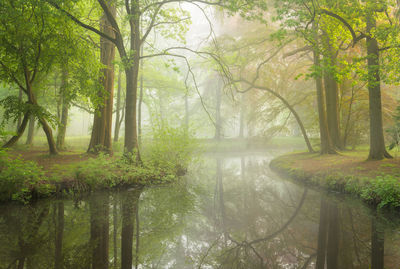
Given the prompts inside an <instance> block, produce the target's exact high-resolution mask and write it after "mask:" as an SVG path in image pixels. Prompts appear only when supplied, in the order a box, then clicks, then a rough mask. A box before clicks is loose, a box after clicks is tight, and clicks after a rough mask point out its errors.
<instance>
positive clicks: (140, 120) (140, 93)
mask: <svg viewBox="0 0 400 269" xmlns="http://www.w3.org/2000/svg"><path fill="white" fill-rule="evenodd" d="M140 55H143V46H142V47H141V48H140ZM140 70H141V72H140V92H139V104H138V140H139V141H138V143H139V146H141V145H142V104H143V60H141V61H140Z"/></svg>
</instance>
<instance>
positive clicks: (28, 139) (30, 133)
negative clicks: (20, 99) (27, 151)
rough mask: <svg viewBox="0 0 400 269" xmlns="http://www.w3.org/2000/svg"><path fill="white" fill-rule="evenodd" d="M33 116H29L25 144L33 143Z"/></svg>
mask: <svg viewBox="0 0 400 269" xmlns="http://www.w3.org/2000/svg"><path fill="white" fill-rule="evenodd" d="M35 120H36V119H35V116H34V115H31V116H30V117H29V126H28V136H27V137H26V143H25V144H26V145H30V146H32V145H33V138H34V137H35Z"/></svg>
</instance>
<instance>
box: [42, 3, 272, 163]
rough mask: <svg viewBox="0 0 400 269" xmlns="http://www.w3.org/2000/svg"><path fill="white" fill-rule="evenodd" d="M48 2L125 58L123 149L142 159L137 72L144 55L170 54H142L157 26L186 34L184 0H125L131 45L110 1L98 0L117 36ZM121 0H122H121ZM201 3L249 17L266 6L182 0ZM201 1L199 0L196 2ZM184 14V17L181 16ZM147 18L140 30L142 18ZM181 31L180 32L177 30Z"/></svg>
mask: <svg viewBox="0 0 400 269" xmlns="http://www.w3.org/2000/svg"><path fill="white" fill-rule="evenodd" d="M47 2H48V3H49V4H50V5H52V6H53V7H55V8H56V9H58V10H61V11H62V12H63V13H64V14H66V16H67V17H69V18H70V19H72V20H73V21H74V22H76V23H77V24H78V25H80V26H82V27H84V28H86V29H88V30H90V31H92V32H94V33H96V34H98V35H100V36H101V37H103V38H106V39H108V40H109V41H111V42H113V43H114V44H115V46H116V48H117V50H118V52H119V56H120V58H121V59H122V61H123V63H124V64H123V66H124V71H125V76H126V106H125V141H124V149H125V153H126V155H131V154H135V155H136V161H137V162H139V163H140V162H141V158H140V152H139V147H138V136H137V115H136V114H137V92H138V91H137V90H138V74H139V62H140V59H141V58H149V57H152V56H160V55H168V54H169V55H170V53H166V52H164V53H161V54H159V53H156V54H155V55H152V56H149V55H143V56H141V55H140V51H141V47H142V46H143V45H144V43H145V42H146V40H147V38H148V36H149V34H150V33H151V32H152V30H154V29H155V28H156V27H164V29H165V28H166V27H168V30H166V31H165V34H166V37H167V38H168V37H171V36H174V35H175V37H178V38H182V37H183V33H184V32H185V24H186V23H187V22H188V21H189V20H188V19H185V17H187V16H186V13H185V12H184V11H183V10H182V9H180V8H175V7H174V6H173V5H174V3H180V2H182V1H181V0H172V1H160V2H159V1H140V0H131V1H129V0H128V1H124V3H123V4H121V5H122V6H125V14H126V18H127V20H128V22H129V34H128V35H127V36H126V37H127V38H128V39H129V41H130V42H129V43H130V46H129V47H128V46H127V45H126V44H125V43H124V38H125V36H124V34H123V30H124V29H122V28H121V27H120V25H119V24H118V22H117V19H116V18H115V16H114V15H113V12H112V7H111V5H110V2H109V1H106V0H98V1H97V2H98V3H99V5H100V7H101V8H102V10H103V12H104V14H105V15H106V17H107V19H108V21H109V22H110V24H111V27H112V28H113V31H114V34H115V37H113V36H110V35H109V34H107V33H105V32H103V31H101V30H98V29H96V28H95V27H92V26H90V25H88V24H86V23H84V22H83V21H82V20H80V19H79V18H77V17H76V16H74V15H73V14H72V13H71V12H69V11H68V10H66V9H64V7H63V6H61V5H60V4H61V3H62V2H65V1H59V2H61V3H58V2H57V1H53V0H47ZM121 2H122V1H121ZM183 2H188V3H191V4H194V5H197V6H198V3H203V4H206V5H212V6H220V7H223V8H226V9H228V10H230V11H231V12H240V13H241V14H242V15H243V16H246V17H261V16H262V12H260V10H256V9H255V7H260V8H261V11H262V10H264V9H265V3H264V1H259V0H256V1H246V2H245V3H243V2H242V1H189V0H186V1H183ZM197 2H198V3H197ZM254 10H255V11H254ZM180 17H183V19H180ZM141 21H142V22H145V25H144V26H143V31H142V33H141V27H140V26H141V25H140V22H141ZM178 32H179V34H178Z"/></svg>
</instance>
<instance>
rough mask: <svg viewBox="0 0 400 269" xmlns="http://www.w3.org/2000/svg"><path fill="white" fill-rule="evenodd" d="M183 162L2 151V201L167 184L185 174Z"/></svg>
mask: <svg viewBox="0 0 400 269" xmlns="http://www.w3.org/2000/svg"><path fill="white" fill-rule="evenodd" d="M182 167H184V164H182V165H180V160H177V159H175V160H173V159H171V160H165V159H164V160H163V159H161V158H160V159H157V160H156V159H154V160H153V161H145V162H143V164H142V165H132V164H131V163H129V162H127V161H126V159H124V158H121V154H116V155H114V156H108V155H99V156H95V155H91V154H87V153H82V152H78V151H65V152H62V153H60V154H58V155H56V156H50V155H49V154H48V152H47V151H46V150H44V149H40V148H39V149H30V150H26V151H25V150H14V151H10V152H5V151H0V202H5V201H12V200H14V201H19V202H29V201H32V200H37V199H40V198H48V197H53V196H60V195H76V194H79V193H83V192H91V191H96V190H105V189H118V188H128V187H143V186H146V185H155V184H162V183H167V182H171V181H173V180H175V179H176V178H177V177H179V176H181V175H183V174H184V173H185V169H184V168H182Z"/></svg>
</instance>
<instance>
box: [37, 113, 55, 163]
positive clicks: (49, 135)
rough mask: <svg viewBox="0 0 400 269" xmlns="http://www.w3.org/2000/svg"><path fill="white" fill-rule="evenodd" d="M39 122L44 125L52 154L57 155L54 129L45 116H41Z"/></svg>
mask: <svg viewBox="0 0 400 269" xmlns="http://www.w3.org/2000/svg"><path fill="white" fill-rule="evenodd" d="M39 122H40V124H41V125H42V128H43V131H44V133H45V134H46V138H47V144H48V145H49V151H50V155H57V154H58V152H57V147H56V143H55V142H54V137H53V131H52V130H51V128H50V126H49V125H48V123H47V121H46V120H45V119H43V118H39Z"/></svg>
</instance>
